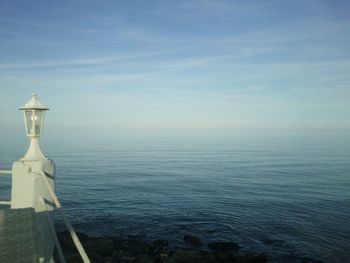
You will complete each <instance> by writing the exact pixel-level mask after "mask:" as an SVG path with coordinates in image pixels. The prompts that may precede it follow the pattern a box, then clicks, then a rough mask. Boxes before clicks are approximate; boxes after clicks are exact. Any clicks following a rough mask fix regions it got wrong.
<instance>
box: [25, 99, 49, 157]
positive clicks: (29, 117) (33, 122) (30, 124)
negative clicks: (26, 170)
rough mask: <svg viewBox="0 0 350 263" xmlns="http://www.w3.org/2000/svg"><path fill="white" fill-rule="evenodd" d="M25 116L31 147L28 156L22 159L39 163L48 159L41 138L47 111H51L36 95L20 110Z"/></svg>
mask: <svg viewBox="0 0 350 263" xmlns="http://www.w3.org/2000/svg"><path fill="white" fill-rule="evenodd" d="M20 110H22V111H23V114H24V120H25V127H26V133H27V136H28V137H29V138H30V146H29V149H28V151H27V153H26V155H25V156H24V157H23V158H22V159H21V160H23V161H37V160H42V159H46V157H45V156H44V154H43V153H42V151H41V149H40V145H39V137H40V136H41V133H42V130H43V125H44V117H45V111H47V110H49V109H48V108H46V107H45V106H43V104H41V102H40V101H39V100H38V98H37V96H36V94H35V93H33V94H32V98H31V99H30V100H29V101H28V102H27V103H26V104H24V106H23V107H21V108H20Z"/></svg>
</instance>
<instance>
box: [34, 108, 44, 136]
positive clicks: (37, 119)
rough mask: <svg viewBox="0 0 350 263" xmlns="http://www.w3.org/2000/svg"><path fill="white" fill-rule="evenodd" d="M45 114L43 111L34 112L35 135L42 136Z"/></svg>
mask: <svg viewBox="0 0 350 263" xmlns="http://www.w3.org/2000/svg"><path fill="white" fill-rule="evenodd" d="M43 117H44V112H43V111H42V110H34V114H33V122H34V135H36V136H40V135H41V129H42V127H43V126H42V123H43Z"/></svg>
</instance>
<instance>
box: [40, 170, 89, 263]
mask: <svg viewBox="0 0 350 263" xmlns="http://www.w3.org/2000/svg"><path fill="white" fill-rule="evenodd" d="M39 174H40V176H41V178H42V179H43V181H44V183H45V185H46V188H47V190H48V192H49V194H50V197H51V198H52V200H53V202H54V204H55V209H56V210H58V211H59V212H60V213H61V215H62V218H63V221H64V223H65V225H66V227H67V229H68V232H69V234H70V236H71V237H72V239H73V242H74V244H75V246H76V248H77V249H78V252H79V254H80V256H81V258H82V259H83V262H84V263H90V259H89V257H88V256H87V254H86V252H85V250H84V247H83V246H82V244H81V242H80V240H79V238H78V236H77V234H76V233H75V231H74V228H73V226H72V224H71V223H70V221H69V219H68V217H67V216H66V214H65V212H64V210H63V207H62V205H61V203H60V201H59V200H58V198H57V196H56V194H55V192H54V191H53V190H52V188H51V186H50V183H49V181H48V180H47V177H46V174H45V173H44V172H40V173H39ZM42 201H43V202H44V203H45V200H42ZM45 205H46V203H45ZM48 217H50V216H49V215H48ZM51 220H52V219H51V218H50V219H49V224H50V228H51V231H52V232H53V236H54V239H55V243H56V246H57V252H58V254H59V257H60V259H61V261H62V259H63V261H62V262H65V260H64V255H63V252H62V249H61V246H60V244H59V242H58V239H57V235H56V232H55V229H54V225H53V222H52V221H51ZM51 225H52V226H51Z"/></svg>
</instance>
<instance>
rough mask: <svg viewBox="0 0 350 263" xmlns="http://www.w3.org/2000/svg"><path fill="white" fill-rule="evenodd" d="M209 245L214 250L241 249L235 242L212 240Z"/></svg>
mask: <svg viewBox="0 0 350 263" xmlns="http://www.w3.org/2000/svg"><path fill="white" fill-rule="evenodd" d="M208 247H209V249H211V250H214V251H230V250H237V249H239V245H238V244H237V243H234V242H211V243H209V244H208Z"/></svg>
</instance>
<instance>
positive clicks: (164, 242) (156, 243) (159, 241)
mask: <svg viewBox="0 0 350 263" xmlns="http://www.w3.org/2000/svg"><path fill="white" fill-rule="evenodd" d="M152 244H153V245H154V246H157V247H169V242H168V240H165V239H157V240H154V241H153V242H152Z"/></svg>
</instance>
